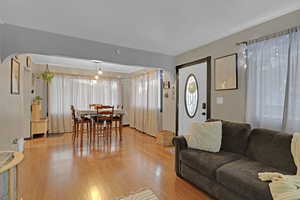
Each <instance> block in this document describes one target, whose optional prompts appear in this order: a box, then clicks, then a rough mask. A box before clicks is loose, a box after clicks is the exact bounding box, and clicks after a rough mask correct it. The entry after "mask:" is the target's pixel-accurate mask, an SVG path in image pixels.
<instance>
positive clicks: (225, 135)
mask: <svg viewBox="0 0 300 200" xmlns="http://www.w3.org/2000/svg"><path fill="white" fill-rule="evenodd" d="M213 121H218V119H210V120H208V122H213ZM221 121H222V144H221V150H224V151H229V152H232V153H239V154H244V153H245V151H246V148H247V143H248V136H249V134H250V130H251V126H250V125H249V124H246V123H237V122H229V121H224V120H221Z"/></svg>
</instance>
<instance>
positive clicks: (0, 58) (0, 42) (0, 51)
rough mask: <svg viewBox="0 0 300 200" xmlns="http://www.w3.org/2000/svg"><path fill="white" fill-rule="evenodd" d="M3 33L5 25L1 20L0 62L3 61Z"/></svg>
mask: <svg viewBox="0 0 300 200" xmlns="http://www.w3.org/2000/svg"><path fill="white" fill-rule="evenodd" d="M3 35H4V26H3V24H1V22H0V63H2V49H3V48H4V45H3Z"/></svg>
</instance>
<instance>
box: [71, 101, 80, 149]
mask: <svg viewBox="0 0 300 200" xmlns="http://www.w3.org/2000/svg"><path fill="white" fill-rule="evenodd" d="M71 113H72V127H73V134H72V141H73V144H74V143H75V139H76V138H77V137H78V124H79V119H78V118H77V117H76V113H75V108H74V106H73V105H71Z"/></svg>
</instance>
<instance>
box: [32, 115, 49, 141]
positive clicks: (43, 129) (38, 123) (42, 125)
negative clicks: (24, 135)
mask: <svg viewBox="0 0 300 200" xmlns="http://www.w3.org/2000/svg"><path fill="white" fill-rule="evenodd" d="M47 132H48V119H40V120H32V121H31V137H33V135H34V134H40V133H44V136H45V137H47Z"/></svg>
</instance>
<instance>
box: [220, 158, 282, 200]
mask: <svg viewBox="0 0 300 200" xmlns="http://www.w3.org/2000/svg"><path fill="white" fill-rule="evenodd" d="M259 172H280V173H282V172H281V171H279V170H277V169H275V168H273V167H269V166H267V165H264V164H262V163H260V162H256V161H252V160H249V159H248V158H243V159H240V160H236V161H233V162H230V163H227V164H225V165H223V166H221V167H220V168H218V169H217V171H216V179H217V182H218V183H220V184H222V185H223V186H224V187H226V188H227V189H229V190H231V191H233V192H236V193H238V194H240V195H244V196H246V197H247V198H249V199H263V200H269V199H270V200H272V195H271V192H270V189H269V183H268V182H263V181H261V180H259V179H258V175H257V174H258V173H259Z"/></svg>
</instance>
